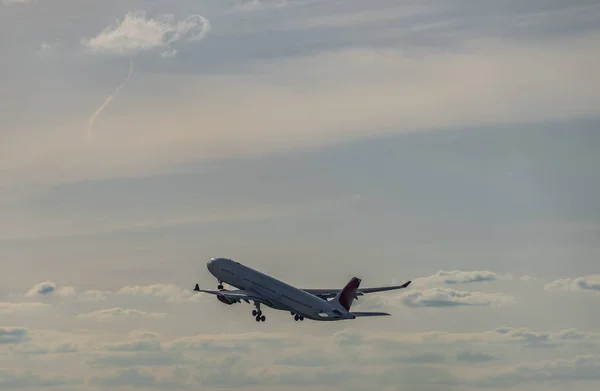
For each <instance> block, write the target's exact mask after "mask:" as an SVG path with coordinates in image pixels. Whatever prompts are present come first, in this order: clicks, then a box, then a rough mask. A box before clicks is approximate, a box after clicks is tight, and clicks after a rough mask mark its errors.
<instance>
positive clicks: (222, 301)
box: [217, 295, 239, 305]
mask: <svg viewBox="0 0 600 391" xmlns="http://www.w3.org/2000/svg"><path fill="white" fill-rule="evenodd" d="M217 299H219V301H220V302H221V303H225V304H227V305H232V304H233V303H238V302H239V300H236V299H228V298H226V297H225V296H224V295H217Z"/></svg>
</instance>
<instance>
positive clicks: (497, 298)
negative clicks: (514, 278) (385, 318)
mask: <svg viewBox="0 0 600 391" xmlns="http://www.w3.org/2000/svg"><path fill="white" fill-rule="evenodd" d="M402 302H403V304H404V305H406V306H408V307H413V308H419V307H434V308H435V307H437V308H447V307H460V306H492V305H499V306H503V305H507V304H511V303H513V302H514V298H513V297H511V296H508V295H505V294H502V293H484V292H466V291H457V290H453V289H440V288H433V289H427V290H423V291H415V292H409V293H406V294H404V295H403V296H402Z"/></svg>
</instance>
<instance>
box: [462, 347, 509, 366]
mask: <svg viewBox="0 0 600 391" xmlns="http://www.w3.org/2000/svg"><path fill="white" fill-rule="evenodd" d="M502 358H503V357H502V356H494V355H491V354H487V353H481V352H473V351H469V350H467V351H462V352H458V353H456V360H457V361H463V362H468V363H473V364H476V363H486V362H488V361H497V360H501V359H502Z"/></svg>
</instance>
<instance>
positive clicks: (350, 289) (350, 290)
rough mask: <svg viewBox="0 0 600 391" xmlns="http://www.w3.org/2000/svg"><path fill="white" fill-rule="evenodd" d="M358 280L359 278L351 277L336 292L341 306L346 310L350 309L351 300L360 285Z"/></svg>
mask: <svg viewBox="0 0 600 391" xmlns="http://www.w3.org/2000/svg"><path fill="white" fill-rule="evenodd" d="M360 281H361V280H360V278H357V277H353V278H352V279H351V280H350V282H348V283H347V284H346V286H345V287H344V289H342V290H341V291H340V293H339V294H338V301H339V303H340V304H341V306H342V307H344V308H345V309H346V311H350V307H351V306H352V302H353V301H354V297H355V296H356V291H357V290H358V287H359V286H360Z"/></svg>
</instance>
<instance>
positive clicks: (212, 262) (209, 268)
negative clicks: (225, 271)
mask: <svg viewBox="0 0 600 391" xmlns="http://www.w3.org/2000/svg"><path fill="white" fill-rule="evenodd" d="M214 263H215V260H214V259H211V260H210V261H208V262H206V268H207V269H208V271H210V270H211V269H212V266H213V265H214Z"/></svg>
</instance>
